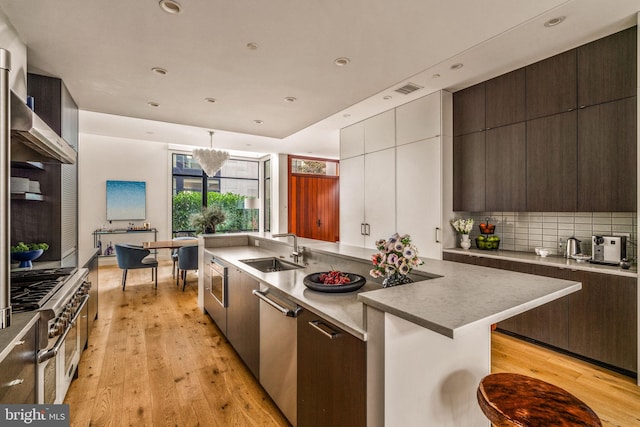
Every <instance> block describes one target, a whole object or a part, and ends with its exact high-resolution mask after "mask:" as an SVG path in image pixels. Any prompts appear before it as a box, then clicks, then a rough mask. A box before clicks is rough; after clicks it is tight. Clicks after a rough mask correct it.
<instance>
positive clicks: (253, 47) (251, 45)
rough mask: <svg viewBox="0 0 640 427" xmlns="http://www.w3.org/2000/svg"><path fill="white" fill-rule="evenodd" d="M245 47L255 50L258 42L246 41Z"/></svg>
mask: <svg viewBox="0 0 640 427" xmlns="http://www.w3.org/2000/svg"><path fill="white" fill-rule="evenodd" d="M247 49H249V50H256V49H258V43H254V42H251V43H247Z"/></svg>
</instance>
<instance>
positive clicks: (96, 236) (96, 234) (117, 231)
mask: <svg viewBox="0 0 640 427" xmlns="http://www.w3.org/2000/svg"><path fill="white" fill-rule="evenodd" d="M146 233H153V241H154V242H157V241H158V229H157V228H112V229H106V230H103V229H98V230H94V231H93V246H94V247H95V248H100V254H99V255H98V256H100V257H113V256H115V255H116V254H115V250H114V249H113V248H111V250H112V252H111V253H105V252H107V249H108V248H104V249H103V248H102V246H101V243H99V242H101V237H102V236H109V235H124V234H128V235H135V234H146ZM141 246H142V245H141ZM151 253H152V254H153V255H156V254H157V251H151Z"/></svg>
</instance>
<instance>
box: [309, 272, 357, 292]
mask: <svg viewBox="0 0 640 427" xmlns="http://www.w3.org/2000/svg"><path fill="white" fill-rule="evenodd" d="M328 273H329V272H328V271H321V272H319V273H312V274H308V275H306V276H305V278H304V285H305V286H306V287H307V288H309V289H312V290H314V291H318V292H332V293H339V292H353V291H357V290H358V289H360V288H361V287H363V286H364V285H365V283H367V280H366V279H365V278H364V277H362V276H360V275H359V274H353V273H343V274H346V275H347V276H349V279H351V283H348V284H346V285H325V284H324V283H322V282H321V281H320V279H319V277H320V275H321V274H328Z"/></svg>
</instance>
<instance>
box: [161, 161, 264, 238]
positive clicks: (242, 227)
mask: <svg viewBox="0 0 640 427" xmlns="http://www.w3.org/2000/svg"><path fill="white" fill-rule="evenodd" d="M258 168H259V162H258V161H252V160H240V159H230V160H228V161H227V162H226V163H225V164H224V166H223V167H222V169H221V170H220V171H218V173H216V175H215V176H213V177H208V176H207V175H206V174H205V173H204V172H203V171H202V168H201V167H200V165H199V164H198V162H196V161H195V160H194V159H193V158H192V157H191V155H188V154H177V153H174V154H173V160H172V175H173V191H172V227H173V234H174V235H175V234H177V233H179V232H184V231H192V226H191V224H190V217H191V215H193V214H194V213H196V212H199V211H200V210H201V209H202V208H203V207H204V206H212V205H218V206H220V207H221V208H222V209H223V210H224V211H225V214H226V217H227V218H226V220H225V222H224V223H223V224H221V225H219V226H218V227H216V231H246V230H252V226H253V224H252V218H254V215H255V210H252V209H245V208H244V199H245V198H247V197H258V195H259V170H258ZM203 189H204V191H203Z"/></svg>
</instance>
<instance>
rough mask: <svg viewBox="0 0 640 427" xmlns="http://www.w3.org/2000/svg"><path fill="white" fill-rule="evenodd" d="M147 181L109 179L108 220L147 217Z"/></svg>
mask: <svg viewBox="0 0 640 427" xmlns="http://www.w3.org/2000/svg"><path fill="white" fill-rule="evenodd" d="M146 185H147V183H146V182H144V181H107V220H108V221H113V220H139V219H146V216H147V215H146V210H147V205H146V201H147V189H146Z"/></svg>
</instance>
